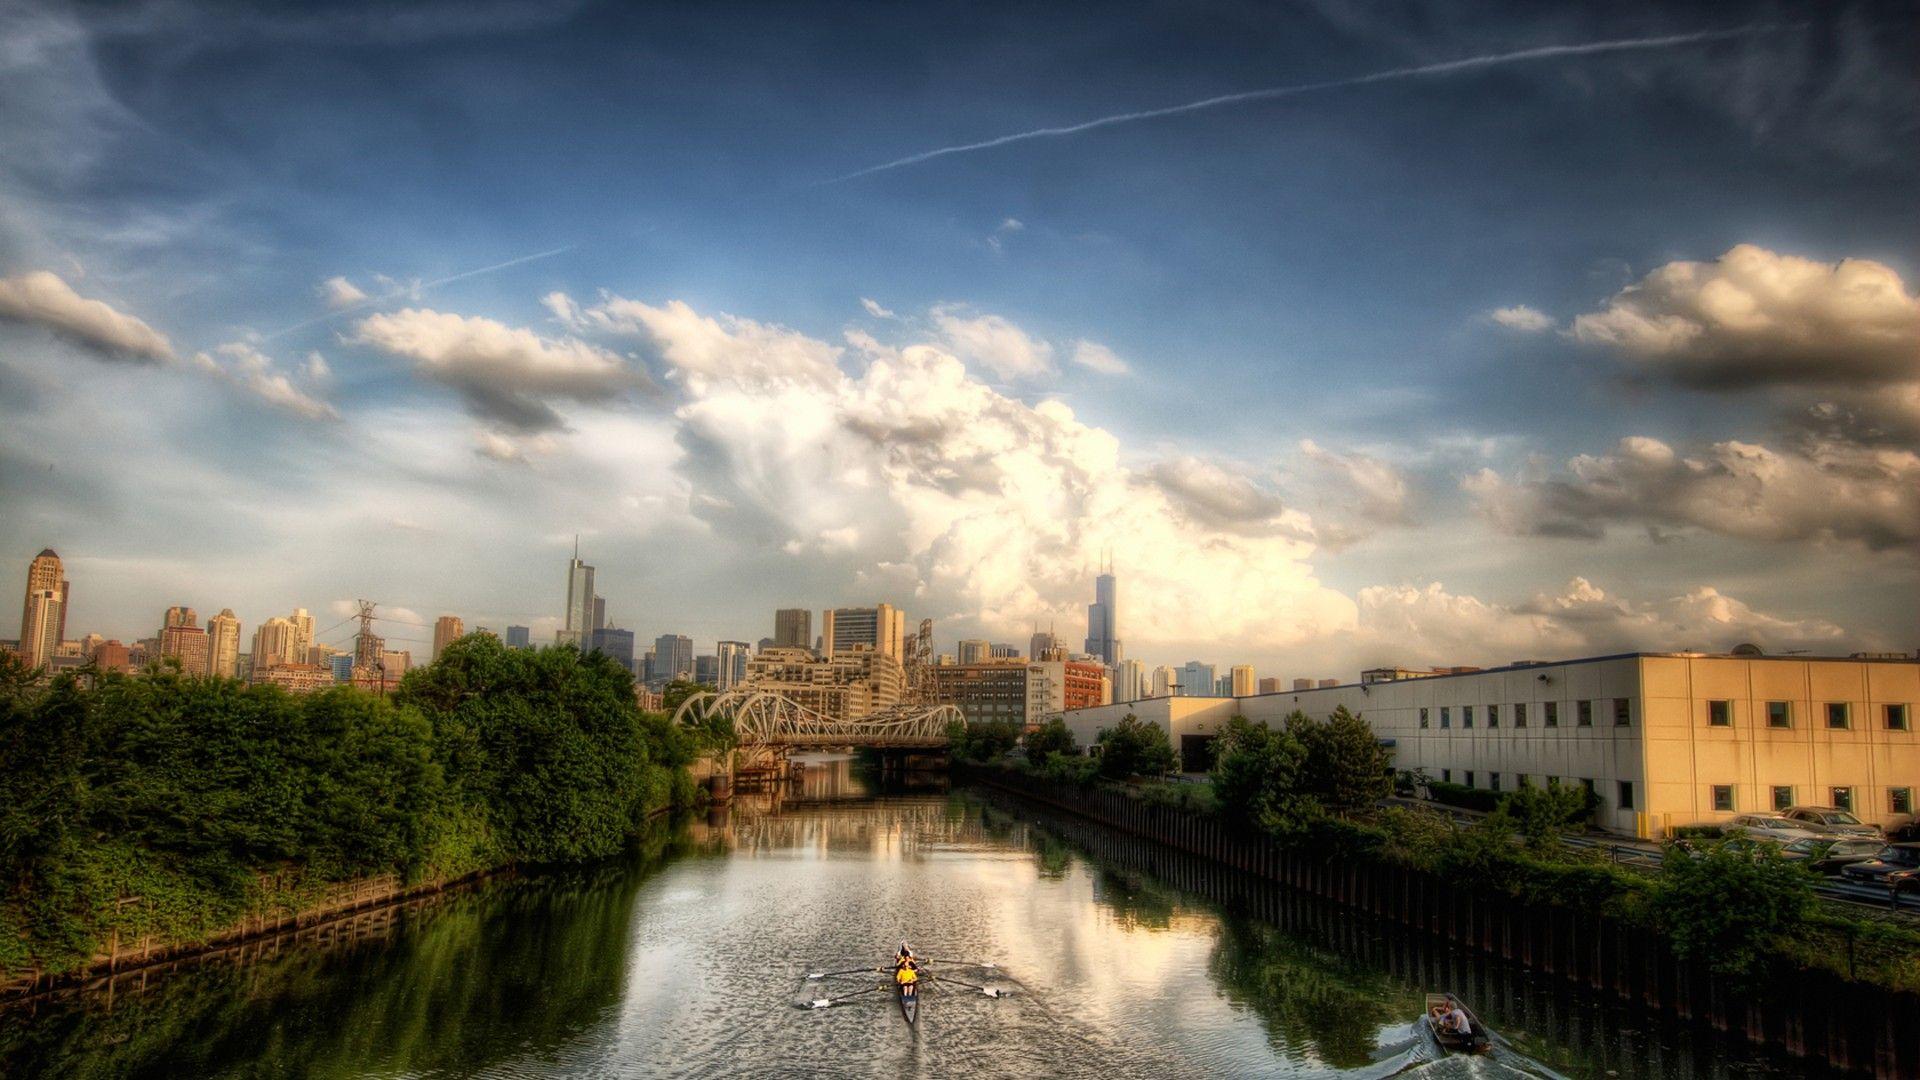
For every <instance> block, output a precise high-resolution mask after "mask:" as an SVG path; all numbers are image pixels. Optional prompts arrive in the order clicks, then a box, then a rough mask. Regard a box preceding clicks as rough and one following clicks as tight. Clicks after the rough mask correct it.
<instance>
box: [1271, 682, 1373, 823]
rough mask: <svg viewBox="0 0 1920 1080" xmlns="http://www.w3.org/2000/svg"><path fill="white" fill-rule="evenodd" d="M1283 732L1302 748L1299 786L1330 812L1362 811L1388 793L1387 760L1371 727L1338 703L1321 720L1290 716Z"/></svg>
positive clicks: (1295, 714) (1346, 813)
mask: <svg viewBox="0 0 1920 1080" xmlns="http://www.w3.org/2000/svg"><path fill="white" fill-rule="evenodd" d="M1285 730H1286V731H1287V733H1288V734H1290V735H1292V736H1293V737H1294V738H1295V739H1297V740H1299V742H1300V745H1301V746H1302V747H1303V748H1304V749H1305V750H1306V759H1305V761H1304V762H1303V763H1302V766H1301V770H1300V776H1301V788H1302V790H1303V791H1305V793H1307V794H1309V795H1312V796H1313V797H1314V798H1315V799H1317V800H1319V802H1320V804H1321V805H1322V806H1324V807H1326V808H1327V809H1328V810H1331V811H1333V812H1334V813H1336V814H1343V815H1351V814H1354V813H1358V812H1359V811H1362V810H1365V809H1367V808H1369V807H1371V806H1373V804H1374V803H1376V802H1378V801H1380V800H1381V799H1384V798H1386V797H1387V796H1388V795H1390V794H1392V793H1393V772H1392V770H1393V758H1392V756H1391V755H1390V754H1388V753H1387V748H1386V747H1384V746H1381V745H1380V740H1379V739H1378V738H1376V737H1375V736H1374V734H1373V728H1372V727H1371V726H1369V725H1368V724H1367V722H1366V721H1365V720H1363V719H1361V718H1360V717H1358V716H1355V715H1353V714H1352V713H1350V712H1348V711H1347V707H1346V706H1344V705H1342V706H1340V707H1339V708H1337V709H1335V710H1334V711H1333V715H1332V716H1330V717H1328V718H1327V719H1325V720H1315V719H1313V718H1311V717H1309V716H1307V715H1306V714H1305V713H1301V712H1295V713H1293V714H1292V715H1291V716H1288V717H1287V719H1286V726H1285Z"/></svg>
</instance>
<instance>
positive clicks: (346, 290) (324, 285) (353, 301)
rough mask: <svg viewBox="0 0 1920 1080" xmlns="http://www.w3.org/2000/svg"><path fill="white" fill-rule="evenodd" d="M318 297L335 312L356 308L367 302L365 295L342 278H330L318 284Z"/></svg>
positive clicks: (356, 286)
mask: <svg viewBox="0 0 1920 1080" xmlns="http://www.w3.org/2000/svg"><path fill="white" fill-rule="evenodd" d="M320 296H321V297H322V298H323V299H325V300H326V302H327V306H328V307H329V308H332V309H333V310H335V311H342V310H344V309H346V308H351V307H358V306H360V305H361V304H364V303H366V302H367V299H368V297H367V294H366V293H365V292H363V291H361V289H360V287H359V286H358V285H355V284H354V283H353V282H351V281H348V280H347V279H346V278H343V277H330V278H328V279H327V280H325V281H323V282H321V283H320Z"/></svg>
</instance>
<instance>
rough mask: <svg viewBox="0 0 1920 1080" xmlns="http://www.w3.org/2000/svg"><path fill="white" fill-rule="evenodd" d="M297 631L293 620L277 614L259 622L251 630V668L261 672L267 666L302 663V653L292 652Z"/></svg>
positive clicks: (303, 658) (303, 661)
mask: <svg viewBox="0 0 1920 1080" xmlns="http://www.w3.org/2000/svg"><path fill="white" fill-rule="evenodd" d="M297 637H298V631H297V630H296V629H295V628H294V625H293V620H291V619H283V618H281V617H280V616H278V615H275V616H274V617H273V618H271V619H268V620H267V621H266V622H263V623H261V624H260V625H259V626H257V627H255V628H254V630H253V670H254V671H255V672H256V673H258V672H263V671H265V670H267V669H268V668H272V667H280V666H283V665H286V664H303V663H305V662H306V659H307V658H306V656H305V655H304V654H300V653H296V652H294V642H295V640H296V639H297Z"/></svg>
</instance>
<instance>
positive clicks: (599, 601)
mask: <svg viewBox="0 0 1920 1080" xmlns="http://www.w3.org/2000/svg"><path fill="white" fill-rule="evenodd" d="M606 625H607V598H606V597H604V596H600V595H598V594H595V595H594V598H593V625H592V626H591V627H590V628H589V629H593V630H602V629H605V628H606Z"/></svg>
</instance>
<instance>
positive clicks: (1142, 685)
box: [1113, 660, 1152, 701]
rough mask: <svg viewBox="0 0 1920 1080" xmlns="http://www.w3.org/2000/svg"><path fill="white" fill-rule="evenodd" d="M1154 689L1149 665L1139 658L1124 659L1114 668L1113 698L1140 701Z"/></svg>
mask: <svg viewBox="0 0 1920 1080" xmlns="http://www.w3.org/2000/svg"><path fill="white" fill-rule="evenodd" d="M1150 689H1152V687H1151V686H1150V685H1149V683H1148V679H1147V665H1145V664H1143V663H1141V662H1140V661H1138V660H1122V661H1120V662H1119V663H1118V664H1116V665H1114V668H1113V700H1115V701H1139V700H1140V699H1141V698H1144V697H1146V696H1147V692H1148V691H1149V690H1150Z"/></svg>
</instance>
